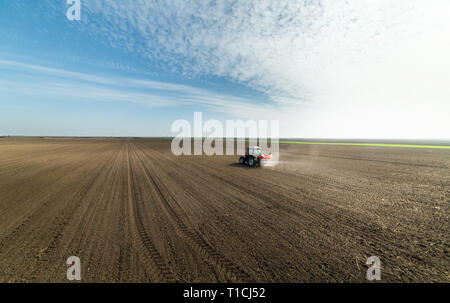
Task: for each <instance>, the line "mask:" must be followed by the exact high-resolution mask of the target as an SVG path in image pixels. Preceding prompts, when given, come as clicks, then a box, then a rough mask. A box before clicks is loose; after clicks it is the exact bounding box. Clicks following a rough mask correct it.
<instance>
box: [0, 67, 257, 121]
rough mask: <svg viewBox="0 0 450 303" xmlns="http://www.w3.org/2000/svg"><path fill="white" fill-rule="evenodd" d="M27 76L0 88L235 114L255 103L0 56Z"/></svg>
mask: <svg viewBox="0 0 450 303" xmlns="http://www.w3.org/2000/svg"><path fill="white" fill-rule="evenodd" d="M1 68H9V69H11V68H12V69H14V70H15V71H16V72H20V73H21V74H22V75H24V76H26V77H19V78H17V79H1V80H0V91H2V92H8V93H10V94H18V93H19V94H25V95H29V96H42V97H52V98H55V99H59V100H62V101H63V100H65V99H76V100H90V101H103V102H132V103H138V104H141V105H144V106H152V107H172V106H180V105H181V106H189V105H195V106H196V107H198V108H204V109H210V110H214V111H216V112H222V113H227V114H236V113H237V112H239V111H244V112H245V111H246V110H248V109H249V108H252V107H254V105H255V104H254V103H252V101H251V100H248V99H245V98H239V97H236V96H232V95H226V94H218V93H214V92H212V91H209V90H206V89H201V88H197V87H192V86H188V85H183V84H174V83H168V82H160V81H149V80H141V79H135V78H126V77H114V76H110V77H107V76H98V75H93V74H86V73H79V72H72V71H67V70H64V69H59V68H52V67H46V66H40V65H33V64H27V63H22V62H16V61H10V60H2V59H0V69H1Z"/></svg>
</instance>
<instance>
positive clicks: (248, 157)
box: [239, 146, 272, 167]
mask: <svg viewBox="0 0 450 303" xmlns="http://www.w3.org/2000/svg"><path fill="white" fill-rule="evenodd" d="M271 160H272V155H270V154H269V155H264V154H263V153H262V151H261V148H260V147H259V146H252V147H248V148H247V151H246V153H245V155H244V156H241V157H240V158H239V163H240V164H246V163H247V164H248V166H250V167H255V166H256V165H259V166H264V165H266V164H268V163H269V162H270V161H271Z"/></svg>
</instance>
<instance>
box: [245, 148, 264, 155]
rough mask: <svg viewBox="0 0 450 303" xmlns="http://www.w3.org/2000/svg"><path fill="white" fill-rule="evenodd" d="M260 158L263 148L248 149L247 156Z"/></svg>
mask: <svg viewBox="0 0 450 303" xmlns="http://www.w3.org/2000/svg"><path fill="white" fill-rule="evenodd" d="M250 155H252V156H260V155H261V147H259V146H253V147H247V156H250Z"/></svg>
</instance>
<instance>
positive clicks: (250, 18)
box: [85, 0, 450, 137]
mask: <svg viewBox="0 0 450 303" xmlns="http://www.w3.org/2000/svg"><path fill="white" fill-rule="evenodd" d="M85 5H86V9H87V11H88V13H89V14H90V16H91V18H90V19H89V20H90V21H89V23H88V24H86V29H88V30H89V31H90V32H91V33H92V34H95V35H99V36H101V37H103V38H104V39H103V40H104V41H107V43H108V44H109V46H111V47H117V48H120V49H122V50H124V51H126V52H128V53H130V54H136V55H139V56H142V57H144V58H147V60H148V61H149V62H158V63H160V66H163V67H165V68H167V69H169V70H170V71H178V72H179V73H181V74H185V75H206V76H208V75H210V76H219V77H224V78H226V79H229V80H231V81H235V82H237V83H240V84H244V85H247V86H249V87H251V88H253V89H256V90H259V91H262V92H264V93H265V94H266V95H267V96H268V97H269V98H270V99H271V100H272V101H273V104H272V106H267V105H264V106H261V107H260V108H258V109H257V110H255V112H254V115H253V117H257V116H258V115H259V114H261V115H266V116H267V115H269V116H271V117H274V118H275V117H278V118H280V119H283V120H285V121H289V123H290V125H291V126H290V127H289V126H286V127H287V128H290V129H294V128H295V129H298V130H300V132H299V133H300V134H301V135H306V136H315V135H317V134H318V135H319V136H336V135H337V136H339V133H341V134H348V136H363V137H364V136H373V135H375V136H378V137H379V136H391V135H392V134H395V135H394V136H400V137H401V136H427V134H430V133H432V132H434V133H436V132H438V133H439V134H440V135H443V134H444V132H443V131H442V130H441V128H442V127H443V126H447V128H448V127H449V126H450V125H449V124H448V122H446V121H447V120H448V119H445V118H443V116H442V115H441V114H442V113H443V112H444V113H447V114H450V106H449V105H448V100H449V99H450V92H449V89H448V87H449V86H448V85H447V84H446V83H445V80H444V79H448V78H449V77H450V73H449V71H450V61H449V59H448V53H449V51H450V38H449V37H450V22H449V19H448V16H447V13H446V12H448V11H449V10H450V3H449V2H448V1H445V0H399V1H390V0H379V1H363V0H353V1H343V0H342V1H340V0H333V1H331V0H330V1H306V0H305V1H204V0H199V1H134V0H123V1H112V0H101V1H91V2H86V4H85ZM162 62H164V64H162ZM211 105H212V104H211ZM236 106H237V105H236ZM236 112H237V113H238V114H240V115H242V113H243V112H242V111H239V110H238V111H236ZM405 112H407V114H406V115H405ZM423 113H427V117H423ZM336 115H338V116H336ZM400 116H402V117H403V118H402V120H401V123H400V121H399V119H398V118H396V117H400ZM421 116H422V119H421V121H423V122H424V121H426V122H425V125H422V126H420V127H418V126H417V119H420V117H421ZM361 117H364V118H361ZM305 121H310V122H308V123H306V122H305ZM327 121H328V122H330V121H333V122H334V125H332V126H331V125H330V123H327ZM377 121H378V122H377ZM379 121H383V125H381V126H380V125H378V124H379ZM355 123H360V125H359V127H355ZM292 125H295V126H294V127H292ZM405 125H406V126H405ZM308 130H309V131H308ZM292 135H295V134H294V133H292Z"/></svg>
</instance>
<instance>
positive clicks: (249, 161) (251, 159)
mask: <svg viewBox="0 0 450 303" xmlns="http://www.w3.org/2000/svg"><path fill="white" fill-rule="evenodd" d="M255 164H256V161H255V158H253V157H251V158H250V159H248V166H250V167H255Z"/></svg>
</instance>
